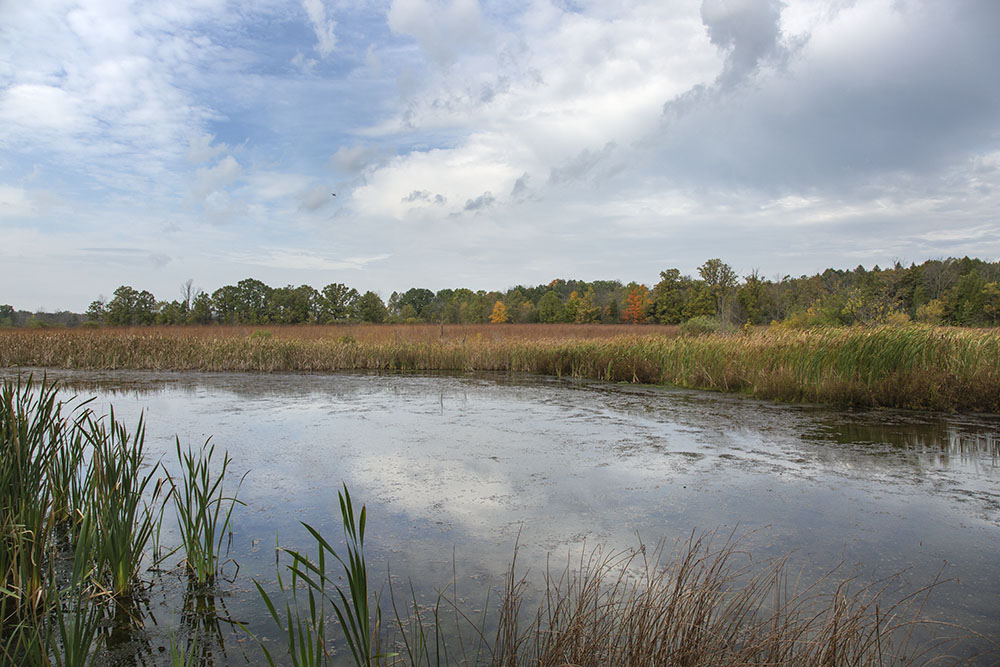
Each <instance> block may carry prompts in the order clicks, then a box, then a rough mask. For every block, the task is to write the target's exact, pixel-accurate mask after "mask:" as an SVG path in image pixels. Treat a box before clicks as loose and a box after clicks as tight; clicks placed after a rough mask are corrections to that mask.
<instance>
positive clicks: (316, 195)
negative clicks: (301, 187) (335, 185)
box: [298, 185, 333, 211]
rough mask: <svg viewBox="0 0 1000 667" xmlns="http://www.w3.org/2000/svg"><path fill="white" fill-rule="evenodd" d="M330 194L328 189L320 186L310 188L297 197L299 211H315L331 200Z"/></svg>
mask: <svg viewBox="0 0 1000 667" xmlns="http://www.w3.org/2000/svg"><path fill="white" fill-rule="evenodd" d="M332 194H333V193H332V192H330V188H328V187H325V186H322V185H317V186H315V187H313V188H310V189H308V190H306V191H305V192H302V193H300V194H299V195H298V201H299V210H301V211H317V210H319V209H321V208H323V207H324V206H326V205H327V204H329V203H330V201H331V200H333V197H332V196H331V195H332Z"/></svg>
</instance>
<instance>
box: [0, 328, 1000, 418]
mask: <svg viewBox="0 0 1000 667" xmlns="http://www.w3.org/2000/svg"><path fill="white" fill-rule="evenodd" d="M533 327H535V328H533ZM256 331H267V332H268V333H269V334H270V335H266V336H263V335H257V334H256V333H255V332H256ZM0 366H55V367H64V368H98V369H119V368H122V369H124V368H131V369H154V370H156V369H174V370H204V371H265V372H275V371H318V372H325V371H340V370H354V371H356V370H361V371H377V372H393V371H418V372H426V371H453V372H454V371H457V372H464V371H501V372H527V373H538V374H544V375H552V376H556V377H572V378H589V379H595V380H602V381H608V382H636V383H647V384H666V385H673V386H679V387H686V388H692V389H710V390H717V391H728V392H741V393H746V394H749V395H752V396H756V397H759V398H765V399H777V400H782V401H793V402H813V403H830V404H838V405H857V406H883V407H898V408H913V409H925V410H960V411H991V412H1000V331H998V330H995V329H989V330H988V329H958V328H950V327H930V326H923V325H906V326H882V327H860V326H859V327H829V328H815V329H808V330H794V329H788V328H783V327H777V326H774V327H768V328H760V329H748V330H746V331H743V332H736V333H707V334H704V335H678V333H677V328H676V327H660V328H653V327H636V326H633V327H629V326H614V325H608V326H604V325H599V326H583V325H580V326H578V325H551V326H549V325H512V326H507V325H468V326H462V325H450V326H444V327H442V326H440V325H433V326H431V325H413V326H408V325H387V326H367V327H365V326H355V327H343V328H342V327H268V328H266V329H260V328H256V329H249V328H246V327H199V328H191V329H189V328H182V327H177V328H173V329H170V328H161V329H156V328H150V329H98V330H78V331H68V330H66V331H45V330H43V331H21V330H11V331H4V332H3V333H2V334H0Z"/></svg>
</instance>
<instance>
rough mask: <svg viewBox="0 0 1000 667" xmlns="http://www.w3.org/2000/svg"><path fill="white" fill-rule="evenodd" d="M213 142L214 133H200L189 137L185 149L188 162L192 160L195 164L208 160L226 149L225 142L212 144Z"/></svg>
mask: <svg viewBox="0 0 1000 667" xmlns="http://www.w3.org/2000/svg"><path fill="white" fill-rule="evenodd" d="M214 142H215V135H214V134H200V135H198V136H195V137H191V141H190V143H189V144H188V150H187V159H188V162H194V163H196V164H199V163H202V162H208V161H209V160H211V159H212V158H214V157H215V156H216V155H218V154H219V153H222V152H223V151H225V150H226V149H227V146H226V145H225V144H215V145H213V143H214Z"/></svg>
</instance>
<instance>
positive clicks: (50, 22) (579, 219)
mask: <svg viewBox="0 0 1000 667" xmlns="http://www.w3.org/2000/svg"><path fill="white" fill-rule="evenodd" d="M998 33H1000V2H997V1H996V0H946V1H944V0H926V1H921V0H786V1H785V2H779V1H777V0H649V1H646V0H616V1H613V2H612V1H610V0H605V1H590V0H579V1H574V0H498V1H496V2H487V1H483V2H478V1H477V0H388V1H386V0H349V1H347V0H243V1H241V2H231V1H227V0H183V1H174V0H157V1H156V2H149V1H146V0H142V1H138V2H129V1H128V0H82V1H68V0H67V1H63V0H33V1H32V2H24V1H23V0H0V303H9V304H11V305H13V306H14V307H15V308H18V309H24V310H32V311H34V310H39V309H41V310H48V311H56V310H64V309H68V310H73V311H77V312H82V311H84V310H86V308H87V306H88V304H89V303H90V302H91V301H93V300H94V299H96V298H98V297H99V296H104V297H110V296H111V294H112V293H113V292H114V290H115V289H116V288H117V287H118V286H119V285H130V286H132V287H134V288H135V289H146V290H149V291H151V292H152V293H153V294H155V295H156V296H157V298H159V299H162V300H172V299H177V298H180V295H181V290H182V285H183V284H184V283H185V282H186V281H187V280H189V279H190V280H193V281H194V285H195V287H196V288H201V289H204V290H205V291H207V292H209V293H211V292H212V291H214V290H215V289H217V288H219V287H221V286H223V285H226V284H235V283H236V282H238V281H239V280H242V279H243V278H247V277H253V278H256V279H258V280H262V281H264V282H265V283H267V284H269V285H271V286H274V287H279V286H284V285H301V284H307V285H312V286H313V287H316V288H318V289H319V288H322V287H323V286H325V285H327V284H330V283H334V282H340V283H346V284H348V285H350V286H351V287H354V288H356V289H358V290H359V291H362V292H363V291H367V290H373V291H376V292H378V293H380V294H381V295H382V296H383V298H388V296H389V295H390V294H391V293H392V291H404V290H406V289H409V288H411V287H424V288H429V289H432V290H438V289H441V288H445V287H469V288H472V289H486V290H494V289H495V290H504V289H507V288H509V287H512V286H514V285H517V284H525V285H535V284H540V283H548V282H550V281H551V280H553V279H554V278H565V279H580V280H598V279H617V280H621V281H623V282H629V281H633V280H634V281H637V282H641V283H645V284H647V285H652V284H654V283H656V282H657V281H658V280H659V272H660V271H663V270H665V269H667V268H679V269H680V270H681V272H682V273H685V274H696V272H697V267H698V266H699V265H701V264H702V263H703V262H704V261H705V260H706V259H709V258H713V257H719V258H721V259H723V261H725V262H727V263H729V264H730V265H731V266H732V267H733V268H734V269H735V270H736V271H737V273H738V274H739V275H741V276H743V275H746V274H748V273H750V272H751V271H754V270H756V271H758V272H759V273H760V274H761V275H763V276H765V277H768V278H774V277H779V276H781V275H785V274H790V275H793V276H795V275H802V274H813V273H816V272H819V271H822V270H823V269H825V268H827V267H835V268H854V267H855V266H857V265H859V264H861V265H864V266H866V267H868V268H871V267H872V266H873V265H875V264H879V265H882V266H886V265H888V264H891V263H892V262H895V261H900V262H903V263H904V264H909V263H910V262H916V263H920V262H922V261H924V260H926V259H937V258H945V257H951V256H955V257H960V256H964V255H969V256H976V257H980V258H982V259H985V260H989V261H996V260H997V259H1000V74H998V72H1000V70H998V65H997V63H1000V39H997V34H998ZM334 194H335V195H336V196H333V195H334Z"/></svg>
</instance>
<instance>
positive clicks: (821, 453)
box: [49, 371, 1000, 664]
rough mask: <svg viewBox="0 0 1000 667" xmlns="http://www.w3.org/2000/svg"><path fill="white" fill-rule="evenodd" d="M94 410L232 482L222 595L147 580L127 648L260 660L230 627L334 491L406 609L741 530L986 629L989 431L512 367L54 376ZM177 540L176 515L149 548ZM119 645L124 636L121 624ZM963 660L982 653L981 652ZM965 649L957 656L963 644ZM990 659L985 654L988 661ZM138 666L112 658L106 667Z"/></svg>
mask: <svg viewBox="0 0 1000 667" xmlns="http://www.w3.org/2000/svg"><path fill="white" fill-rule="evenodd" d="M49 376H50V377H54V378H57V379H59V380H60V381H61V382H62V383H63V386H64V387H65V388H66V390H67V391H69V392H75V393H76V394H78V395H79V396H81V397H90V396H97V401H96V403H94V404H93V406H94V408H95V409H96V410H98V411H99V412H105V411H107V409H108V407H109V406H110V405H112V404H113V405H114V408H115V413H116V416H117V417H118V418H119V419H123V420H125V421H126V422H127V423H128V424H130V425H131V424H134V423H135V421H136V420H137V418H138V416H139V414H140V411H142V412H143V413H144V415H145V419H146V424H147V439H146V442H147V449H148V450H149V453H150V455H151V456H152V457H154V458H161V457H162V460H163V462H164V464H165V465H166V466H168V467H169V468H171V469H176V461H175V460H174V459H175V455H174V449H173V448H174V437H175V435H176V436H177V437H179V438H180V441H181V443H182V444H183V445H187V444H192V445H200V444H201V443H203V442H204V441H205V440H206V439H207V438H209V437H210V436H211V438H212V441H213V442H215V443H216V444H217V447H218V448H224V449H226V450H228V452H229V454H230V456H231V457H232V458H233V463H232V470H233V471H235V472H236V473H237V475H236V476H234V482H235V480H236V477H238V475H242V474H243V473H244V472H247V475H246V477H245V479H244V481H243V484H242V487H241V488H240V490H239V498H240V499H241V500H242V501H243V502H245V503H246V506H245V507H239V508H237V510H236V512H235V514H234V535H233V541H232V547H231V552H230V555H231V557H232V558H233V559H234V561H235V563H238V565H239V568H238V570H237V568H236V567H235V566H234V564H233V563H230V564H229V565H227V572H228V573H229V578H230V581H229V582H226V583H223V584H221V585H220V586H219V587H218V588H217V590H215V591H212V595H209V596H202V597H200V598H199V597H197V596H195V595H193V594H191V592H190V591H187V590H186V588H185V586H184V584H183V580H182V578H181V577H180V575H179V574H178V573H177V572H170V571H168V572H164V573H159V574H151V575H150V576H151V579H152V582H153V584H152V586H151V587H150V589H149V591H148V597H147V599H146V600H145V602H144V603H143V605H144V607H143V610H141V615H142V617H143V619H144V630H143V631H142V632H140V633H137V636H136V637H132V638H129V637H125V638H124V639H123V640H122V645H121V649H120V651H119V658H121V656H134V655H138V656H139V658H138V659H137V661H138V662H140V663H157V662H160V661H162V660H163V659H164V655H165V653H164V652H163V649H164V648H165V647H166V645H167V641H168V636H169V635H170V634H171V633H172V634H174V635H175V636H177V637H184V636H185V635H187V634H189V633H191V632H193V631H197V632H198V633H200V634H204V631H205V630H206V628H204V627H201V628H200V629H199V627H198V626H199V624H202V625H204V623H205V619H206V618H211V615H205V614H194V613H187V614H185V613H184V607H185V605H187V606H188V608H189V609H193V608H194V607H195V606H196V605H198V604H202V605H208V604H214V605H216V608H217V611H218V616H219V617H221V618H222V621H220V622H219V624H218V626H216V627H209V628H208V630H209V633H208V636H209V637H210V638H211V637H214V640H213V641H215V642H217V643H216V644H215V645H214V648H213V649H212V651H213V655H214V656H215V657H216V662H217V664H246V663H250V664H256V663H258V662H259V661H260V659H261V657H260V653H259V651H258V649H257V648H256V644H255V642H254V641H253V640H251V639H248V638H247V634H246V632H244V631H243V630H241V629H239V628H236V627H234V626H233V625H232V624H230V623H228V622H227V620H228V619H232V620H238V621H241V622H244V623H245V624H246V626H247V627H248V628H249V629H250V630H251V631H253V632H255V633H257V634H259V635H260V636H262V637H265V638H266V637H271V638H274V637H275V634H276V633H275V629H274V627H273V624H272V623H271V622H270V620H269V619H268V618H267V617H265V616H264V615H263V612H264V609H263V606H262V605H261V604H260V601H259V598H258V596H257V593H256V591H255V589H254V587H253V584H252V578H256V579H258V580H259V581H261V583H262V584H263V585H265V586H266V587H273V582H274V579H275V545H276V544H280V545H281V546H285V547H294V548H303V549H308V548H310V546H311V544H310V540H309V539H308V537H307V534H306V532H305V530H304V529H303V528H302V527H301V526H300V525H299V522H300V521H305V522H308V523H310V524H312V525H315V526H316V527H317V528H319V529H321V530H322V531H324V533H326V534H328V535H331V536H332V537H337V536H339V535H340V534H341V529H340V524H339V510H338V505H337V491H338V490H339V489H340V487H341V484H342V483H346V484H347V486H348V487H349V489H350V491H351V494H352V495H353V496H354V498H355V500H356V501H357V502H359V503H360V502H363V503H365V504H367V508H368V516H369V526H368V543H367V547H368V558H369V565H370V566H371V569H372V571H373V573H374V576H373V579H374V580H377V581H373V584H375V585H376V586H377V585H379V583H380V582H382V581H384V580H385V572H386V570H387V568H388V569H389V570H391V572H392V575H393V580H394V581H395V582H397V583H399V582H405V581H407V580H409V581H412V582H413V584H414V588H415V590H416V591H417V595H418V596H423V597H422V600H432V599H433V598H434V591H436V590H440V589H441V588H443V587H445V586H446V585H447V584H448V583H449V582H450V581H452V579H453V577H454V578H455V579H456V580H457V582H458V586H459V589H460V591H467V592H468V600H469V603H470V605H472V606H473V607H475V605H476V604H477V600H479V597H480V596H481V595H482V594H483V593H485V591H486V590H487V589H489V587H490V585H491V582H492V585H493V586H494V587H496V586H497V585H499V583H500V581H501V580H502V578H503V576H504V572H505V571H506V569H507V568H508V567H509V564H510V561H511V557H512V555H513V552H514V546H515V542H517V543H518V544H519V552H518V561H517V562H518V566H519V568H524V569H526V570H529V571H530V572H535V573H538V572H541V571H542V570H544V568H545V563H546V558H547V557H551V558H552V559H553V560H555V561H556V562H564V561H565V558H566V557H567V554H571V553H576V554H579V553H580V551H581V547H584V546H585V545H597V544H601V545H605V546H606V547H608V548H610V549H619V548H628V547H634V546H636V545H637V544H638V543H639V540H640V539H641V540H642V541H643V542H645V543H649V544H655V543H656V542H658V541H660V540H666V541H667V543H668V544H669V543H672V542H674V541H675V540H678V539H683V538H684V537H686V536H688V535H690V534H691V533H692V531H695V532H701V531H710V530H718V531H720V533H722V534H725V535H728V534H729V533H730V532H733V531H735V532H736V533H737V534H743V533H746V532H749V533H750V534H749V535H747V536H746V537H745V538H744V539H743V542H742V546H743V548H744V549H746V551H747V552H749V553H751V554H752V555H753V557H754V558H755V559H758V560H766V559H768V558H774V557H777V556H781V555H784V554H787V553H792V557H791V562H792V563H793V564H794V565H795V566H796V567H801V568H803V569H804V572H806V573H807V576H818V575H819V574H820V573H822V572H823V571H825V570H826V569H827V568H829V567H831V566H832V565H835V564H837V563H838V562H841V561H842V562H843V563H845V566H846V567H847V568H848V570H849V571H851V572H858V573H860V574H861V575H862V576H863V577H865V578H871V577H875V578H877V577H880V576H887V575H890V574H894V573H897V572H900V571H903V574H902V576H901V579H900V580H901V582H902V585H903V586H904V588H905V587H910V588H912V589H917V588H920V587H921V586H923V585H925V584H927V583H929V582H930V581H932V580H934V579H935V577H939V578H941V579H945V580H948V581H946V582H945V583H942V584H939V585H938V586H937V588H936V589H935V591H934V592H933V594H932V596H931V598H930V602H929V603H928V605H927V607H926V608H925V611H926V614H927V615H928V616H930V617H933V618H936V619H939V620H944V621H949V622H954V623H958V624H960V625H963V626H966V627H968V628H972V629H973V630H975V631H977V632H979V633H981V634H983V635H985V636H987V637H992V638H994V639H995V638H997V637H998V636H1000V417H998V416H996V415H981V416H979V415H942V414H929V413H912V412H897V411H863V412H849V411H837V410H831V409H828V408H817V407H809V406H787V405H775V404H771V403H766V402H760V401H754V400H749V399H745V398H741V397H734V396H727V395H720V394H712V393H703V392H690V391H680V390H671V389H665V388H655V387H633V386H626V385H609V384H604V383H595V382H574V381H566V380H556V379H549V378H537V377H525V376H516V377H512V376H482V375H476V376H466V375H463V376H446V375H441V376H413V375H382V376H375V375H352V374H337V375H302V374H228V373H227V374H194V373H145V372H131V371H130V372H113V373H107V372H105V373H101V372H54V373H53V372H51V371H50V372H49ZM172 539H173V540H175V539H176V535H175V531H174V530H173V528H172V526H171V524H170V521H169V520H168V522H167V524H166V526H165V528H164V537H163V540H164V542H168V543H169V542H170V541H171V540H172ZM133 634H136V633H133ZM978 645H979V646H984V645H985V644H984V643H983V642H979V644H978ZM958 655H961V653H959V654H958ZM993 659H996V657H995V654H994V658H993ZM130 660H133V659H132V658H129V659H128V660H125V659H122V661H123V662H129V661H130Z"/></svg>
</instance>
